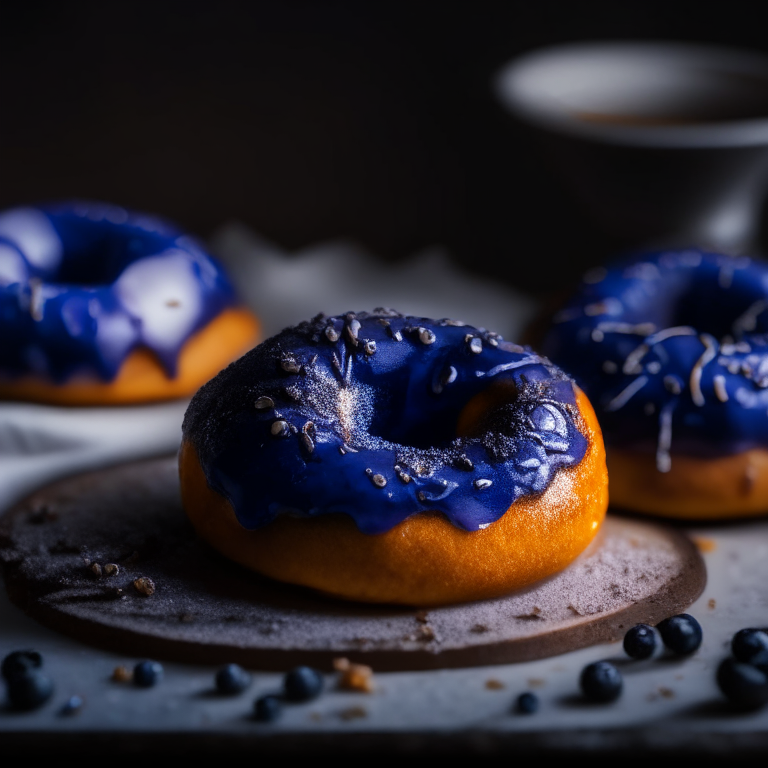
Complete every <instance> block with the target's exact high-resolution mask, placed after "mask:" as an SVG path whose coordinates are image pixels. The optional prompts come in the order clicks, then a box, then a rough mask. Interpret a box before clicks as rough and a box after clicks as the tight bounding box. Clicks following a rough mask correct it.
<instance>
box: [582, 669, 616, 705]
mask: <svg viewBox="0 0 768 768" xmlns="http://www.w3.org/2000/svg"><path fill="white" fill-rule="evenodd" d="M580 683H581V690H582V692H583V694H584V695H585V696H586V697H587V698H588V699H589V700H590V701H600V702H608V701H615V700H616V699H618V698H619V696H620V695H621V689H622V686H623V681H622V679H621V672H619V670H618V669H616V667H614V666H613V664H610V663H609V662H607V661H595V662H593V663H592V664H587V666H586V667H584V669H582V670H581V678H580Z"/></svg>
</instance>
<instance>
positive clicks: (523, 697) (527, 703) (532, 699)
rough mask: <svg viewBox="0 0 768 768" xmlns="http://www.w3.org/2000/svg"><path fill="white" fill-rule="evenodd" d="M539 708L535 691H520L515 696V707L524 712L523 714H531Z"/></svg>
mask: <svg viewBox="0 0 768 768" xmlns="http://www.w3.org/2000/svg"><path fill="white" fill-rule="evenodd" d="M538 708H539V697H538V696H537V695H536V694H535V693H530V692H527V691H526V693H521V694H520V695H519V696H518V697H517V702H516V703H515V709H516V710H517V711H518V712H520V713H522V714H524V715H532V714H533V713H534V712H536V710H537V709H538Z"/></svg>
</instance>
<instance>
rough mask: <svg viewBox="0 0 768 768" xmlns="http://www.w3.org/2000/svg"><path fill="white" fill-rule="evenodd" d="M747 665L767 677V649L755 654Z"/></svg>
mask: <svg viewBox="0 0 768 768" xmlns="http://www.w3.org/2000/svg"><path fill="white" fill-rule="evenodd" d="M749 663H750V664H751V665H752V666H753V667H757V668H758V669H759V670H760V671H761V672H765V674H766V675H768V649H766V650H764V651H759V652H758V653H756V654H755V655H754V656H753V657H752V660H751V661H750V662H749Z"/></svg>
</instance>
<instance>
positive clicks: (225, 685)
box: [216, 664, 251, 694]
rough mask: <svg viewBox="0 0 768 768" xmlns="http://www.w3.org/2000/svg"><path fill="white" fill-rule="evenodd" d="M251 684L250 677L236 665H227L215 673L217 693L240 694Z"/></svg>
mask: <svg viewBox="0 0 768 768" xmlns="http://www.w3.org/2000/svg"><path fill="white" fill-rule="evenodd" d="M250 684H251V676H250V674H248V672H246V671H245V670H244V669H243V668H242V667H241V666H240V665H238V664H227V665H226V666H224V667H222V668H221V669H220V670H219V671H218V672H217V673H216V690H217V691H218V692H219V693H227V694H230V693H242V692H243V691H244V690H245V689H246V688H247V687H248V686H249V685H250Z"/></svg>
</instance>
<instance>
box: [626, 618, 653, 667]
mask: <svg viewBox="0 0 768 768" xmlns="http://www.w3.org/2000/svg"><path fill="white" fill-rule="evenodd" d="M660 645H661V641H660V639H659V633H658V631H657V630H656V629H654V628H653V627H651V626H650V625H648V624H635V626H634V627H632V629H630V630H628V631H627V634H626V635H624V651H625V652H626V654H627V656H629V657H630V658H632V659H650V658H651V656H653V654H654V653H655V652H656V649H657V648H658V647H659V646H660Z"/></svg>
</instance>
